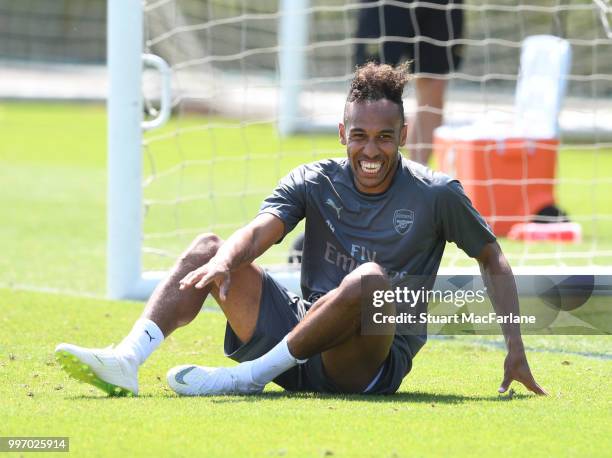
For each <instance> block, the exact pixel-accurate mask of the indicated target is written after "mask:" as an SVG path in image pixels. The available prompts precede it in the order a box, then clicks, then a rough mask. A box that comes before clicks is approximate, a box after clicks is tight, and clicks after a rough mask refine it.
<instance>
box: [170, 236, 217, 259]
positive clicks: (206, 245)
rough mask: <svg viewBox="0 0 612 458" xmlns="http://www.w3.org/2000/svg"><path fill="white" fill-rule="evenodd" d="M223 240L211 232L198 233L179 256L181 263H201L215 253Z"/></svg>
mask: <svg viewBox="0 0 612 458" xmlns="http://www.w3.org/2000/svg"><path fill="white" fill-rule="evenodd" d="M222 243H223V240H221V238H220V237H219V236H218V235H216V234H213V233H212V232H209V233H205V234H200V235H198V236H197V237H196V238H195V239H194V240H193V242H191V245H189V248H187V250H185V251H184V252H183V254H182V255H181V258H180V262H181V264H194V265H198V266H199V265H202V264H204V263H206V262H208V261H209V260H210V259H211V258H212V257H213V256H214V255H215V254H216V253H217V250H218V249H219V247H220V246H221V244H222Z"/></svg>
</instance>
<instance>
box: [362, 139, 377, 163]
mask: <svg viewBox="0 0 612 458" xmlns="http://www.w3.org/2000/svg"><path fill="white" fill-rule="evenodd" d="M379 154H380V152H379V151H378V145H377V144H376V138H371V139H369V140H368V142H367V143H366V145H365V147H364V148H363V155H364V156H366V157H367V158H368V159H375V158H376V157H377V156H378V155H379Z"/></svg>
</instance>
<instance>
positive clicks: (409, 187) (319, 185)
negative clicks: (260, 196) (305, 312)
mask: <svg viewBox="0 0 612 458" xmlns="http://www.w3.org/2000/svg"><path fill="white" fill-rule="evenodd" d="M260 213H271V214H273V215H275V216H277V217H278V218H280V219H281V220H282V221H283V222H284V224H285V234H287V233H288V232H290V231H291V230H292V229H293V228H294V227H295V226H296V224H297V223H298V222H299V221H300V220H301V219H302V218H306V230H305V238H304V250H303V253H302V276H301V286H302V294H303V297H304V298H305V299H307V300H309V301H313V300H315V299H316V298H317V297H318V296H320V295H322V294H324V293H327V292H328V291H330V290H331V289H334V288H336V287H337V286H338V285H339V284H340V282H341V281H342V279H343V278H344V277H345V276H346V275H347V274H348V273H349V272H351V271H352V270H353V269H355V268H356V267H357V266H358V265H359V264H362V263H364V262H368V261H374V262H376V263H378V264H379V265H381V266H382V267H383V268H384V269H385V270H386V272H387V274H388V275H389V277H390V279H391V282H392V283H399V282H400V281H401V280H402V279H403V278H404V277H406V276H407V275H411V276H413V275H420V276H432V277H434V276H435V275H436V273H437V271H438V267H439V266H440V261H441V259H442V254H443V253H444V246H445V244H446V242H447V241H449V242H454V243H456V244H457V245H458V246H459V247H460V248H461V249H463V251H465V252H466V253H467V254H468V255H469V256H471V257H476V256H478V255H479V254H480V252H481V250H482V248H483V247H484V245H485V244H487V243H489V242H492V241H494V240H495V236H494V235H493V232H492V231H491V229H490V228H489V226H487V224H486V222H485V221H484V219H483V218H482V216H480V214H479V213H478V212H477V211H476V210H475V209H474V207H473V206H472V203H471V202H470V200H469V199H468V197H467V196H466V195H465V193H464V192H463V188H462V187H461V184H460V183H459V182H458V181H457V180H453V179H452V178H450V177H449V176H447V175H444V174H442V173H439V172H435V171H432V170H430V169H428V168H427V167H425V166H423V165H420V164H418V163H416V162H412V161H409V160H407V159H404V158H402V160H401V161H399V162H398V169H397V172H396V173H395V176H394V177H393V180H392V182H391V185H390V186H389V188H388V189H387V190H386V191H385V192H384V193H381V194H376V195H372V194H363V193H361V192H359V191H358V190H357V188H356V187H355V184H354V182H353V172H352V169H351V167H350V164H349V161H348V159H346V158H341V159H326V160H322V161H317V162H313V163H310V164H305V165H301V166H299V167H297V168H295V169H294V170H292V171H291V172H290V173H289V174H288V175H287V176H285V177H284V178H283V179H282V180H281V181H280V183H279V185H278V187H277V188H276V189H275V190H274V192H273V193H272V194H271V195H270V196H269V197H268V198H267V199H265V200H264V202H263V204H262V206H261V210H260Z"/></svg>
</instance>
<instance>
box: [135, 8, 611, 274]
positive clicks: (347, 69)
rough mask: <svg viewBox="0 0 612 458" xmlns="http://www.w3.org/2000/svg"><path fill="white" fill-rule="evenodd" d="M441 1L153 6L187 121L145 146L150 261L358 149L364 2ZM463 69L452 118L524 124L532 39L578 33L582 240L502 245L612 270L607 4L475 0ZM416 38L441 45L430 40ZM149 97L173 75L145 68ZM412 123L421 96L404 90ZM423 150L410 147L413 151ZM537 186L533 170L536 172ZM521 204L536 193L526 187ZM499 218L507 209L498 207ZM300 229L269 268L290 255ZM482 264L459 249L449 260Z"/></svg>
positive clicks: (572, 101) (164, 261) (570, 96)
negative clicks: (357, 78)
mask: <svg viewBox="0 0 612 458" xmlns="http://www.w3.org/2000/svg"><path fill="white" fill-rule="evenodd" d="M438 3H439V2H433V3H428V2H416V1H415V2H398V1H391V0H389V1H375V2H368V3H365V2H360V1H357V0H329V1H322V0H282V1H280V0H260V1H249V0H230V1H228V0H206V1H204V0H148V1H146V2H145V6H144V37H143V42H144V51H145V52H146V53H151V54H155V55H158V56H161V57H162V58H163V59H164V60H165V61H167V62H168V64H169V66H170V68H171V71H172V84H171V86H172V116H171V118H170V121H169V122H168V123H167V124H166V125H165V126H164V127H162V128H160V129H156V130H151V131H149V132H147V133H145V135H144V136H143V140H142V152H143V155H142V164H143V177H142V209H143V217H144V220H143V231H142V247H141V253H142V263H143V269H144V270H145V271H149V270H154V271H160V270H166V269H168V268H169V267H170V266H171V264H172V263H173V261H174V259H175V258H176V257H177V255H178V254H179V253H180V252H181V251H182V250H183V249H184V248H185V247H186V246H187V245H188V244H189V242H190V241H191V240H192V239H193V238H194V237H195V236H196V235H197V234H199V233H202V232H208V231H210V232H215V233H217V234H219V235H220V236H221V237H227V236H228V235H229V234H230V233H231V232H233V231H234V230H235V229H237V228H238V227H240V226H241V225H243V224H245V223H246V222H248V221H249V220H250V219H251V218H252V217H253V216H254V215H255V214H256V213H257V210H258V208H259V205H260V203H261V201H262V200H263V199H264V198H265V197H266V196H267V195H268V194H269V193H270V192H271V190H272V189H273V187H274V186H275V184H276V183H277V181H278V179H279V178H281V177H282V176H283V175H285V174H286V173H287V172H288V171H289V170H291V169H292V168H293V167H295V166H297V165H299V164H301V163H304V162H309V161H314V160H317V159H322V158H326V157H338V156H343V155H344V154H345V151H344V150H343V147H342V146H341V145H340V144H339V142H338V141H337V135H336V134H335V133H334V132H335V129H336V128H337V123H338V121H339V120H340V119H341V113H342V109H343V104H344V98H345V96H346V91H347V87H348V82H349V81H350V79H351V77H352V73H353V70H354V49H355V46H356V44H357V43H366V44H368V46H375V47H376V46H380V45H382V43H383V42H384V41H385V40H388V39H389V37H385V36H383V37H379V38H367V39H363V38H356V34H355V32H356V28H357V16H358V14H359V11H360V9H362V8H380V7H382V6H383V5H385V4H392V5H396V6H400V7H404V8H411V7H414V4H421V5H432V6H433V7H440V5H438ZM452 7H453V8H460V9H462V10H463V12H464V22H465V27H464V32H463V36H462V37H460V38H456V40H457V43H458V44H460V45H461V46H462V55H463V62H462V65H461V66H460V67H459V68H456V69H453V70H452V72H451V73H450V74H448V75H447V76H446V78H447V79H448V88H447V98H446V100H447V101H446V106H445V111H444V117H445V122H451V123H452V122H471V121H474V120H475V119H478V118H482V117H485V118H486V117H488V116H491V115H492V113H494V114H495V116H498V117H500V118H504V117H505V118H510V117H511V116H512V114H513V110H514V94H515V88H516V85H517V78H518V75H519V63H520V52H521V45H522V44H523V42H524V40H525V39H526V38H527V37H529V36H532V35H538V34H551V35H556V36H560V37H563V38H565V39H566V40H567V41H568V42H569V44H570V46H571V51H572V61H571V67H570V69H569V72H568V75H567V90H566V95H565V98H564V100H563V105H562V110H561V113H560V118H559V119H560V133H559V140H560V143H559V147H558V160H557V168H556V173H555V176H554V182H553V184H554V194H555V203H556V204H557V205H558V206H559V208H561V209H562V210H563V211H565V212H566V213H567V214H568V216H569V219H570V220H571V221H572V222H575V223H578V224H579V225H580V227H581V231H582V237H581V240H580V241H576V242H575V243H566V242H560V241H557V242H554V241H552V242H551V241H548V242H536V243H533V242H532V243H525V242H522V241H512V240H509V239H507V238H503V237H502V238H500V242H501V245H502V247H503V248H504V251H505V252H506V254H507V256H508V257H509V259H510V261H511V264H512V265H513V266H516V267H527V268H529V267H538V268H543V267H547V268H551V269H558V268H562V267H565V268H567V267H576V268H578V267H580V268H583V269H589V270H590V271H593V272H595V271H597V269H603V268H605V267H606V266H610V265H612V200H611V199H610V195H612V135H610V132H611V131H610V126H612V59H610V56H612V38H611V37H612V34H611V32H610V25H609V19H610V16H611V13H610V5H609V2H607V1H606V0H596V1H591V0H572V1H569V0H544V1H535V0H487V1H485V2H481V1H475V0H465V1H464V2H462V3H455V4H454V6H452ZM411 39H412V40H420V39H427V38H423V37H420V36H418V35H417V36H416V37H414V38H411ZM144 76H145V77H144V79H143V94H144V101H145V102H144V106H145V108H146V111H147V115H148V116H153V115H155V113H156V111H157V110H158V98H159V80H158V78H157V75H156V74H155V73H154V72H150V71H145V74H144ZM405 94H406V100H405V106H406V110H407V114H408V117H410V114H411V113H412V112H413V111H414V109H415V100H414V90H413V89H412V88H411V87H408V88H407V90H406V91H405ZM405 153H406V154H408V153H407V152H405ZM525 180H527V177H525ZM515 198H516V199H521V198H524V197H521V193H520V192H517V194H516V196H515ZM486 216H487V217H491V216H495V215H486ZM300 231H301V228H300V227H298V228H297V229H296V231H294V233H292V234H291V235H290V236H289V237H287V240H285V241H284V242H283V243H282V244H280V245H278V246H275V247H273V248H272V249H271V250H270V251H269V252H268V253H266V254H265V255H264V256H263V257H262V259H261V263H263V264H265V265H274V266H279V265H283V264H285V263H286V262H287V257H288V255H289V251H290V243H291V241H292V240H293V238H294V237H295V236H296V235H297V234H298V233H299V232H300ZM470 265H473V261H472V260H470V259H469V258H467V256H466V255H464V254H463V253H462V252H460V251H459V250H458V249H456V248H455V247H454V246H449V247H448V248H447V251H446V254H445V257H444V260H443V266H444V267H462V266H470Z"/></svg>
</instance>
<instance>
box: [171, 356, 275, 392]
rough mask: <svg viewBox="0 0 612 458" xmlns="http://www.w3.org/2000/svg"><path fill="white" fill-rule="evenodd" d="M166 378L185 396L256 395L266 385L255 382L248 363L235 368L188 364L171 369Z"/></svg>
mask: <svg viewBox="0 0 612 458" xmlns="http://www.w3.org/2000/svg"><path fill="white" fill-rule="evenodd" d="M166 378H167V380H168V385H170V388H172V390H174V391H175V392H176V393H178V394H180V395H183V396H214V395H221V394H256V393H261V392H262V391H263V389H264V385H259V384H257V383H255V382H254V381H253V378H252V376H251V367H250V364H249V363H248V362H247V363H241V364H239V365H237V366H234V367H203V366H196V365H194V364H186V365H183V366H176V367H173V368H172V369H170V370H169V371H168V374H167V375H166Z"/></svg>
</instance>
